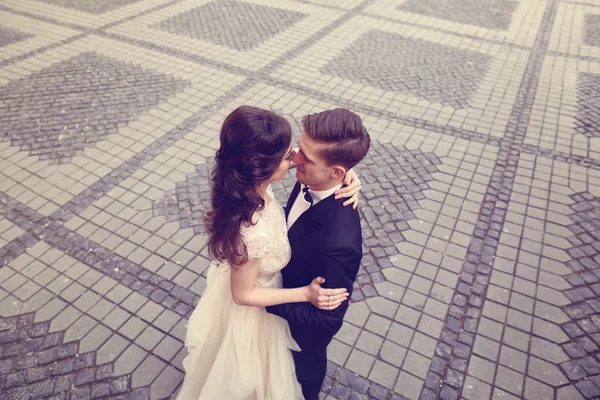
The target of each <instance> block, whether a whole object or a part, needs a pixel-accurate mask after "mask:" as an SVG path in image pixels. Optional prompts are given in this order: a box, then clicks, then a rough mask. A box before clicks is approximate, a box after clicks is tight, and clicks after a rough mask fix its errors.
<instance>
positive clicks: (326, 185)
mask: <svg viewBox="0 0 600 400" xmlns="http://www.w3.org/2000/svg"><path fill="white" fill-rule="evenodd" d="M343 179H344V177H342V178H340V179H332V180H330V181H327V182H325V183H322V184H320V185H309V187H310V190H314V191H315V192H322V191H324V190H329V189H333V188H334V187H336V186H338V185H339V184H341V183H342V181H343Z"/></svg>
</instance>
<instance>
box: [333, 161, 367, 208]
mask: <svg viewBox="0 0 600 400" xmlns="http://www.w3.org/2000/svg"><path fill="white" fill-rule="evenodd" d="M344 185H345V187H343V188H341V189H339V190H336V192H335V198H336V199H342V198H347V197H348V198H349V199H348V200H346V201H345V202H344V207H346V206H349V205H352V208H354V209H355V210H356V207H357V206H358V194H359V193H360V189H361V183H360V179H358V175H356V172H354V170H353V169H349V170H348V172H346V176H345V177H344Z"/></svg>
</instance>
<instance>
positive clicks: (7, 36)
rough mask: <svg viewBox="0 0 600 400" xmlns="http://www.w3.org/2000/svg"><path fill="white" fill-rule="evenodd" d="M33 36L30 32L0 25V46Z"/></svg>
mask: <svg viewBox="0 0 600 400" xmlns="http://www.w3.org/2000/svg"><path fill="white" fill-rule="evenodd" d="M33 36H34V35H32V34H30V33H25V32H21V31H19V30H17V29H10V28H5V27H3V26H1V25H0V47H4V46H8V45H9V44H13V43H17V42H20V41H21V40H25V39H29V38H30V37H33Z"/></svg>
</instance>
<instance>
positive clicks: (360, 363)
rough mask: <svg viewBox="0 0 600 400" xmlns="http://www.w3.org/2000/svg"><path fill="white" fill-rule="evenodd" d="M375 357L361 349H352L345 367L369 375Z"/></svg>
mask: <svg viewBox="0 0 600 400" xmlns="http://www.w3.org/2000/svg"><path fill="white" fill-rule="evenodd" d="M374 362H375V358H374V357H373V356H370V355H368V354H366V353H363V352H362V351H360V350H352V352H351V353H350V356H349V357H348V361H346V365H345V367H346V368H348V369H349V370H351V371H353V372H356V373H357V374H359V375H361V376H365V377H366V376H368V375H369V371H370V370H371V367H372V366H373V363H374Z"/></svg>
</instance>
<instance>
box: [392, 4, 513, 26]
mask: <svg viewBox="0 0 600 400" xmlns="http://www.w3.org/2000/svg"><path fill="white" fill-rule="evenodd" d="M518 5H519V3H518V2H517V1H511V0H444V1H436V0H407V1H406V2H404V3H403V4H402V5H401V6H398V9H399V10H400V11H405V12H410V13H415V14H423V15H426V16H428V17H433V18H439V19H443V20H446V21H452V22H457V23H459V24H467V25H477V26H482V27H484V28H488V29H496V30H507V29H508V28H509V26H510V23H511V20H512V15H513V13H514V12H515V9H516V8H517V6H518Z"/></svg>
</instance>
